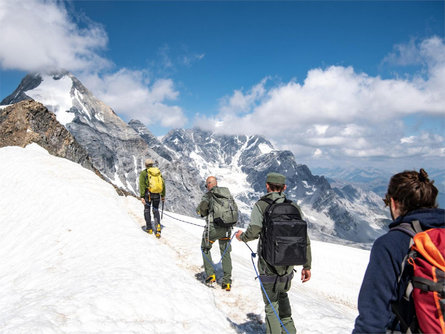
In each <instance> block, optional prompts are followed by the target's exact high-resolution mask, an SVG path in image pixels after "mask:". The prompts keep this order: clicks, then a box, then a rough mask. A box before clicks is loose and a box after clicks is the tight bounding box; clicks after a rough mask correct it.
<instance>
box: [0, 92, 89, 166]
mask: <svg viewBox="0 0 445 334" xmlns="http://www.w3.org/2000/svg"><path fill="white" fill-rule="evenodd" d="M30 143H37V144H39V145H40V146H42V147H43V148H45V149H46V150H47V151H48V152H49V153H50V154H52V155H55V156H58V157H62V158H66V159H68V160H71V161H74V162H76V163H79V164H81V165H82V166H83V167H85V168H88V169H90V170H93V165H92V163H91V160H90V158H89V156H88V154H87V152H86V150H85V149H84V148H83V147H82V146H81V145H79V143H77V141H76V140H75V139H74V137H73V136H72V135H71V133H70V132H69V131H68V130H66V129H65V128H64V127H63V126H62V125H61V124H60V123H59V122H58V121H57V119H56V116H55V115H54V114H53V113H52V112H50V111H49V110H48V109H47V108H46V107H45V106H44V105H42V104H41V103H38V102H35V101H32V100H25V101H22V102H19V103H17V104H13V105H11V106H9V107H6V108H4V109H2V110H0V147H4V146H21V147H25V146H26V145H28V144H30Z"/></svg>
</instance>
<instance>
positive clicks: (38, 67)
mask: <svg viewBox="0 0 445 334" xmlns="http://www.w3.org/2000/svg"><path fill="white" fill-rule="evenodd" d="M0 26H1V29H2V33H1V34H0V45H2V47H1V48H0V66H1V67H2V68H4V69H18V70H22V71H36V72H37V71H46V70H53V69H61V68H65V69H68V70H70V71H76V70H87V69H96V70H97V69H98V68H105V67H107V66H109V65H110V62H109V61H108V60H107V59H105V58H103V57H101V56H100V55H99V54H98V52H99V51H100V50H103V49H104V48H105V47H106V45H107V42H108V38H107V34H106V33H105V31H104V30H103V28H102V27H101V26H100V25H98V24H93V23H89V24H88V25H87V26H86V27H85V28H79V27H78V26H77V25H76V24H75V23H74V22H73V20H72V19H71V17H70V15H69V14H68V12H67V11H66V9H65V7H63V4H61V3H60V2H59V1H55V0H54V1H52V0H46V1H39V0H26V1H16V0H1V1H0Z"/></svg>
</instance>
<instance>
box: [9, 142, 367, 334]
mask: <svg viewBox="0 0 445 334" xmlns="http://www.w3.org/2000/svg"><path fill="white" fill-rule="evenodd" d="M0 198H1V201H0V245H1V247H0V263H1V264H2V265H1V266H0V309H1V310H2V312H0V332H1V333H206V332H209V329H211V332H212V333H251V334H253V333H262V332H264V325H263V324H262V323H261V322H262V320H263V319H264V311H263V309H264V304H263V301H262V298H261V294H260V287H259V284H258V282H257V281H256V280H255V272H254V269H253V267H252V262H251V258H250V251H249V249H248V248H247V247H246V245H244V244H243V243H241V242H238V241H237V240H234V241H233V242H232V246H233V251H232V260H233V289H232V291H230V292H226V291H224V290H222V289H221V288H220V286H218V285H217V286H216V287H215V288H214V289H213V288H208V287H207V286H205V285H204V284H202V281H201V273H202V270H203V269H202V258H201V252H200V248H199V246H200V240H201V234H202V230H203V228H202V226H203V225H204V222H203V221H202V220H201V219H197V218H191V217H185V216H179V215H176V214H174V213H170V212H165V214H164V218H163V221H162V224H163V234H162V238H161V239H160V240H157V239H155V238H154V237H152V236H150V235H147V234H145V233H144V232H143V231H142V230H141V228H140V226H141V225H143V224H144V221H143V217H142V215H143V212H142V211H143V207H142V204H141V203H140V202H139V201H138V200H136V199H135V198H131V197H127V198H124V197H119V196H118V195H117V194H116V193H115V191H114V189H113V188H112V187H111V186H110V185H109V184H107V183H105V182H104V181H102V180H101V179H99V178H98V177H97V176H96V175H95V174H94V173H92V172H91V171H89V170H86V169H84V168H82V167H81V166H79V165H77V164H75V163H72V162H70V161H68V160H66V159H61V158H56V157H53V156H50V155H49V154H48V153H47V152H46V151H44V150H43V149H42V148H40V147H39V146H36V145H35V144H32V145H30V146H28V147H27V148H25V149H23V148H19V147H5V148H2V149H0ZM167 200H168V193H167ZM250 246H251V247H252V249H254V250H255V249H256V244H255V242H252V243H251V244H250ZM216 248H217V247H214V252H213V257H214V259H215V260H216V261H217V260H218V259H219V254H217V249H216ZM312 252H313V269H312V279H311V280H310V281H309V282H307V283H305V284H301V282H300V281H299V280H298V277H299V272H298V273H297V275H296V278H294V280H293V285H292V288H291V290H290V293H289V295H290V300H291V304H292V308H293V317H294V320H295V323H296V327H297V329H298V333H347V332H350V331H351V330H352V327H353V323H354V319H355V317H356V315H357V310H356V300H357V295H358V290H359V288H360V284H361V280H362V277H363V274H364V270H365V267H366V265H367V262H368V257H369V251H366V250H360V249H355V248H351V247H346V246H341V245H334V244H328V243H323V242H317V241H314V240H313V241H312ZM255 262H256V261H255ZM298 269H300V268H298Z"/></svg>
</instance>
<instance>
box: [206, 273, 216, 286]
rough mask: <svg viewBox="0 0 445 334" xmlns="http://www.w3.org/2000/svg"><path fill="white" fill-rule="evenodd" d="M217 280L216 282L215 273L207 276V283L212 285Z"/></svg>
mask: <svg viewBox="0 0 445 334" xmlns="http://www.w3.org/2000/svg"><path fill="white" fill-rule="evenodd" d="M215 282H216V276H215V274H213V275H210V276H209V277H207V278H206V284H209V285H212V284H213V283H215Z"/></svg>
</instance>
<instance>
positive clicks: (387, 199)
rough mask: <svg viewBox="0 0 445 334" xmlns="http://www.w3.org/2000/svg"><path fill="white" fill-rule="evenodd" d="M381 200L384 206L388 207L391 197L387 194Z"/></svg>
mask: <svg viewBox="0 0 445 334" xmlns="http://www.w3.org/2000/svg"><path fill="white" fill-rule="evenodd" d="M382 200H383V202H384V203H385V205H386V206H389V204H390V203H391V196H389V194H386V195H385V198H382Z"/></svg>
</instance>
